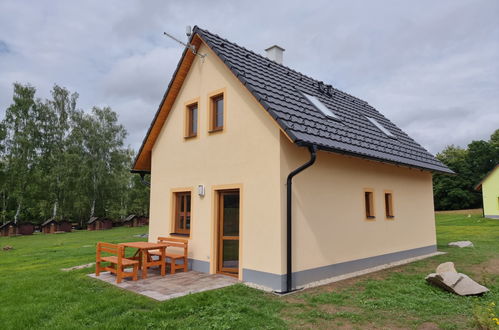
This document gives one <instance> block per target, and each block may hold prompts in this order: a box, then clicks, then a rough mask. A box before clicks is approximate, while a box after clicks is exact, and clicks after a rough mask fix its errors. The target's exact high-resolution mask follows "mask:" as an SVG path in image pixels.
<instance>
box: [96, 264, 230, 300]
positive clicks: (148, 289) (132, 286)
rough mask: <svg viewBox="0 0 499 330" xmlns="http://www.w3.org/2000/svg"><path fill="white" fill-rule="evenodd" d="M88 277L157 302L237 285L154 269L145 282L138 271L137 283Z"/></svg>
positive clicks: (219, 277)
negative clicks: (164, 274) (162, 274)
mask: <svg viewBox="0 0 499 330" xmlns="http://www.w3.org/2000/svg"><path fill="white" fill-rule="evenodd" d="M88 276H89V277H92V278H95V279H98V280H101V281H104V282H107V283H109V284H112V285H114V286H117V287H119V288H122V289H125V290H128V291H131V292H135V293H138V294H141V295H144V296H146V297H149V298H152V299H155V300H158V301H165V300H169V299H172V298H177V297H182V296H185V295H188V294H191V293H198V292H203V291H208V290H215V289H220V288H224V287H227V286H230V285H233V284H236V283H239V281H238V280H237V279H236V278H233V277H230V276H225V275H220V274H206V273H200V272H196V271H188V272H186V273H183V272H180V273H176V274H173V275H172V274H167V275H166V276H161V275H160V273H159V270H156V269H150V270H149V272H148V273H147V279H145V280H143V279H141V278H140V271H139V280H138V281H132V279H131V278H127V279H124V280H123V282H121V283H120V284H117V283H116V276H115V275H113V274H111V273H110V272H103V273H101V274H100V276H95V274H89V275H88Z"/></svg>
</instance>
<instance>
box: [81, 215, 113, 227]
mask: <svg viewBox="0 0 499 330" xmlns="http://www.w3.org/2000/svg"><path fill="white" fill-rule="evenodd" d="M111 228H113V221H112V220H111V219H107V218H99V217H91V218H90V220H88V222H87V230H103V229H111Z"/></svg>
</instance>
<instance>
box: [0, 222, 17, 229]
mask: <svg viewBox="0 0 499 330" xmlns="http://www.w3.org/2000/svg"><path fill="white" fill-rule="evenodd" d="M10 225H12V226H17V225H16V224H15V223H14V222H13V221H7V222H6V223H4V224H3V225H0V229H3V228H4V227H7V226H10Z"/></svg>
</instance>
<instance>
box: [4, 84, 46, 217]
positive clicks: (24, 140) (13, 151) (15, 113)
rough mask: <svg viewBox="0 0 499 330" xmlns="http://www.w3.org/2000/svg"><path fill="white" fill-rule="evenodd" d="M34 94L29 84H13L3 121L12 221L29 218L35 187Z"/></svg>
mask: <svg viewBox="0 0 499 330" xmlns="http://www.w3.org/2000/svg"><path fill="white" fill-rule="evenodd" d="M35 92H36V89H35V88H34V87H32V86H30V85H21V84H17V83H16V84H14V96H13V103H12V104H11V105H10V106H9V107H8V108H7V111H6V113H5V119H4V121H3V125H4V127H5V130H6V136H5V149H6V174H7V182H6V185H7V189H8V190H9V197H10V198H11V199H12V201H13V203H15V205H16V206H15V212H14V214H13V218H14V221H15V222H17V221H18V220H19V218H20V217H28V216H29V214H28V211H27V209H28V206H29V205H30V203H29V202H30V197H31V192H32V191H33V185H34V184H35V182H34V175H33V172H34V168H35V165H36V162H37V161H38V153H37V143H38V139H37V138H38V136H37V130H36V124H35V120H36V119H35V118H36V117H37V106H36V102H35ZM9 215H12V214H9Z"/></svg>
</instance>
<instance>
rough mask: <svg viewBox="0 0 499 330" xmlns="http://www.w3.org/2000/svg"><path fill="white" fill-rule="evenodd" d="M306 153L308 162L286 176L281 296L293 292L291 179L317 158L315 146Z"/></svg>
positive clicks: (310, 147)
mask: <svg viewBox="0 0 499 330" xmlns="http://www.w3.org/2000/svg"><path fill="white" fill-rule="evenodd" d="M308 151H309V152H310V159H309V161H308V162H306V163H305V164H303V165H302V166H300V167H298V168H297V169H295V170H294V171H292V172H291V173H289V175H288V179H287V181H286V189H287V191H286V223H287V233H286V238H287V239H286V241H287V242H286V262H287V269H286V291H284V292H280V293H281V294H283V293H289V292H292V291H294V290H293V289H292V280H293V273H292V271H293V268H292V261H293V260H292V253H291V250H292V249H291V247H292V221H291V220H292V213H291V211H292V198H291V197H292V186H293V177H294V176H295V175H297V174H298V173H300V172H301V171H303V170H305V169H306V168H308V167H310V166H312V165H313V164H314V163H315V159H316V157H317V146H316V145H315V144H313V145H311V146H309V147H308Z"/></svg>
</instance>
